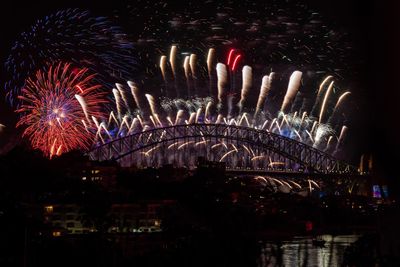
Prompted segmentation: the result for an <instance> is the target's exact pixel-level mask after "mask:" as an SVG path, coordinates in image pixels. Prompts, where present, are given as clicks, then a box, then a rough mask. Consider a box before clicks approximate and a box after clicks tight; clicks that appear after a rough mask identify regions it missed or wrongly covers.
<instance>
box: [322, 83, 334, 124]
mask: <svg viewBox="0 0 400 267" xmlns="http://www.w3.org/2000/svg"><path fill="white" fill-rule="evenodd" d="M333 83H334V82H331V83H330V84H329V87H328V90H327V91H326V93H325V96H324V101H323V102H322V106H321V111H320V113H319V120H318V123H321V122H322V119H323V115H324V112H325V107H326V103H327V101H328V97H329V95H330V93H331V91H332V89H333Z"/></svg>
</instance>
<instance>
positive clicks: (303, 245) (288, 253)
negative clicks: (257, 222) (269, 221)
mask: <svg viewBox="0 0 400 267" xmlns="http://www.w3.org/2000/svg"><path fill="white" fill-rule="evenodd" d="M358 237H359V236H357V235H338V236H331V235H322V236H319V238H322V239H323V240H324V241H326V242H325V244H324V245H323V246H321V247H318V246H315V245H314V244H313V242H312V238H311V237H295V238H294V239H293V240H289V241H274V242H272V241H262V242H261V243H262V248H261V251H260V256H259V259H258V266H259V267H272V266H317V267H325V266H341V265H342V263H343V257H344V253H345V249H346V248H347V247H348V246H350V245H351V244H352V243H354V242H355V241H356V240H357V239H358Z"/></svg>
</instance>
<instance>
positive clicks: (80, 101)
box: [75, 94, 90, 128]
mask: <svg viewBox="0 0 400 267" xmlns="http://www.w3.org/2000/svg"><path fill="white" fill-rule="evenodd" d="M75 98H76V100H78V102H79V104H80V105H81V107H82V110H83V113H84V114H85V118H86V120H87V121H88V122H89V124H90V119H89V113H88V110H87V105H86V102H85V99H83V97H82V96H80V95H78V94H76V95H75ZM85 128H86V127H85Z"/></svg>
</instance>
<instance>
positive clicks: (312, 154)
mask: <svg viewBox="0 0 400 267" xmlns="http://www.w3.org/2000/svg"><path fill="white" fill-rule="evenodd" d="M88 155H89V157H90V159H91V160H95V161H106V160H116V161H118V162H119V163H120V164H121V165H123V166H138V167H140V166H142V167H144V166H153V167H156V166H162V165H163V164H168V163H169V164H171V163H172V164H174V165H177V166H181V167H182V166H185V167H194V166H195V165H196V160H197V157H200V156H202V157H205V158H207V159H211V160H214V161H220V162H225V164H226V167H227V168H228V169H241V170H260V171H262V170H265V171H271V170H279V171H284V172H297V173H330V174H332V173H356V169H355V168H354V167H353V166H351V165H349V164H346V163H345V162H342V161H339V160H337V159H336V158H334V157H333V156H331V155H329V154H327V153H325V152H323V151H320V150H318V149H315V148H313V147H311V146H309V145H306V144H304V143H301V142H298V141H296V140H293V139H290V138H288V137H285V136H281V135H278V134H275V133H271V132H267V131H264V130H257V129H254V128H249V127H243V126H236V125H225V124H189V125H174V126H167V127H163V128H154V129H151V130H147V131H143V132H138V133H135V134H132V135H129V136H125V137H121V138H119V139H116V140H113V141H111V142H109V143H105V144H102V145H99V146H97V147H95V148H93V149H92V150H91V151H89V152H88Z"/></svg>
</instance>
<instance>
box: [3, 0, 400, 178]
mask: <svg viewBox="0 0 400 267" xmlns="http://www.w3.org/2000/svg"><path fill="white" fill-rule="evenodd" d="M83 2H84V3H83ZM99 2H103V1H74V0H70V1H65V0H61V1H60V0H59V1H53V2H52V3H49V1H48V0H47V1H30V2H29V3H23V2H20V1H9V3H4V1H3V2H2V3H1V4H0V5H2V6H0V10H1V14H0V32H1V39H0V60H1V62H4V58H5V57H6V56H7V54H8V51H9V49H10V46H11V44H12V42H13V40H14V39H15V37H16V36H17V34H19V33H20V32H21V31H24V30H26V29H27V28H28V27H29V25H31V24H32V23H33V22H34V21H35V20H36V19H38V18H41V17H43V16H45V15H47V14H50V13H52V12H54V11H55V10H58V9H60V8H67V7H81V8H87V9H90V10H92V11H94V12H96V13H99V14H102V13H103V14H105V15H106V14H107V12H110V10H112V9H113V8H121V7H124V6H125V5H126V4H127V3H129V4H132V5H135V2H134V1H124V2H122V1H106V3H100V4H99ZM267 2H268V1H267ZM396 2H398V1H395V0H393V1H378V0H376V1H372V0H366V1H349V0H335V1H331V0H329V1H327V0H325V1H320V0H319V1H318V0H311V1H307V2H306V3H307V4H308V5H309V7H310V8H312V9H314V10H317V11H318V12H319V13H321V14H322V16H323V17H324V18H326V20H327V21H329V22H330V23H332V24H334V25H335V27H337V28H339V29H341V30H345V31H347V32H349V33H350V34H351V35H352V36H353V39H354V40H355V47H356V49H357V52H358V53H360V54H362V55H363V57H364V58H365V59H366V61H365V64H363V66H362V67H361V70H360V71H361V85H360V86H361V87H362V90H364V92H362V94H363V99H360V107H361V108H360V109H359V111H358V112H360V113H362V114H359V121H358V122H356V123H354V124H353V125H352V127H353V128H356V131H355V133H356V135H359V138H355V139H354V142H357V143H358V146H357V147H358V149H359V150H360V152H362V151H365V152H372V153H373V154H374V155H375V157H376V159H377V162H378V163H379V165H380V168H381V169H385V170H386V171H385V172H386V173H387V175H388V176H394V175H395V172H396V164H398V161H397V159H398V158H399V157H398V156H391V155H395V154H393V153H392V152H393V151H394V152H396V151H399V150H400V141H399V138H398V136H399V131H400V126H399V123H400V120H399V117H398V115H400V112H399V99H400V93H399V91H400V88H399V87H400V86H399V74H398V71H399V66H400V64H399V63H400V52H399V51H400V16H399V15H400V14H399V12H398V11H399V10H400V4H397V3H396ZM160 12H162V11H160ZM138 25H140V23H138ZM350 64H351V63H350ZM0 84H2V85H3V84H4V81H3V80H1V78H0ZM10 114H12V113H11V112H10V110H9V109H8V108H7V107H6V104H5V102H4V101H0V122H2V123H5V124H9V123H12V121H13V120H12V119H11V118H10ZM356 137H357V136H356ZM397 176H398V174H397Z"/></svg>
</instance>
